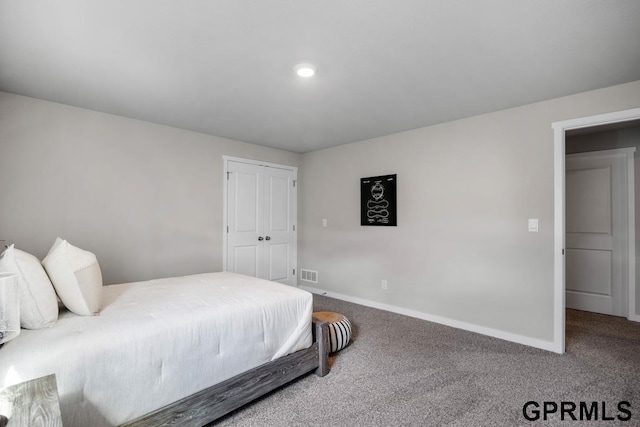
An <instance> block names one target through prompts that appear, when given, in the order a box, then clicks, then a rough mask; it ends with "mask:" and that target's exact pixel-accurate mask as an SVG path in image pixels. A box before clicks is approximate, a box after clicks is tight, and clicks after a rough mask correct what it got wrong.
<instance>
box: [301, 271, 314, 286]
mask: <svg viewBox="0 0 640 427" xmlns="http://www.w3.org/2000/svg"><path fill="white" fill-rule="evenodd" d="M300 280H304V281H305V282H312V283H318V272H317V271H314V270H305V269H304V268H303V269H302V270H300Z"/></svg>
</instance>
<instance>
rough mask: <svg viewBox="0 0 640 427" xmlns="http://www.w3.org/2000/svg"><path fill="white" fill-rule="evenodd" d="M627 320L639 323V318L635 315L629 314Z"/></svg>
mask: <svg viewBox="0 0 640 427" xmlns="http://www.w3.org/2000/svg"><path fill="white" fill-rule="evenodd" d="M627 319H629V320H632V321H634V322H640V316H639V315H637V314H630V315H629V316H628V317H627Z"/></svg>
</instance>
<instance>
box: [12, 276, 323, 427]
mask: <svg viewBox="0 0 640 427" xmlns="http://www.w3.org/2000/svg"><path fill="white" fill-rule="evenodd" d="M311 314H312V295H311V294H310V293H308V292H306V291H303V290H300V289H297V288H292V287H290V286H286V285H281V284H278V283H274V282H270V281H266V280H261V279H255V278H252V277H247V276H241V275H237V274H233V273H209V274H198V275H193V276H186V277H178V278H169V279H160V280H151V281H148V282H137V283H127V284H121V285H112V286H105V287H104V304H103V309H102V311H101V313H100V315H99V316H77V315H75V314H73V313H71V312H68V311H64V310H63V312H62V313H61V315H60V318H59V320H58V322H57V324H56V325H55V326H53V327H52V328H47V329H38V330H22V331H21V334H20V335H19V336H18V337H17V338H16V339H14V340H12V341H9V342H8V343H6V344H5V345H4V346H3V347H2V348H0V388H1V387H5V386H9V385H12V384H15V383H18V382H21V381H26V380H30V379H33V378H37V377H40V376H43V375H47V374H51V373H55V374H56V379H57V382H58V392H59V395H60V406H61V410H62V417H63V423H64V425H65V426H66V427H86V426H103V425H104V426H108V425H118V424H121V423H123V422H126V421H129V420H132V419H135V418H137V417H139V416H141V415H144V414H146V413H148V412H151V411H153V410H155V409H157V408H159V407H162V406H165V405H167V404H169V403H171V402H174V401H176V400H179V399H181V398H183V397H186V396H189V395H191V394H193V393H195V392H197V391H199V390H202V389H204V388H206V387H209V386H211V385H214V384H216V383H218V382H220V381H223V380H225V379H227V378H230V377H232V376H234V375H237V374H239V373H242V372H244V371H247V370H249V369H251V368H254V367H256V366H259V365H261V364H263V363H266V362H268V361H270V360H273V359H277V358H278V357H281V356H284V355H287V354H289V353H292V352H295V351H297V350H300V349H303V348H307V347H309V346H310V345H311V342H312V338H311Z"/></svg>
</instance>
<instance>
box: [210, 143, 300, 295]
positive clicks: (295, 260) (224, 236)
mask: <svg viewBox="0 0 640 427" xmlns="http://www.w3.org/2000/svg"><path fill="white" fill-rule="evenodd" d="M230 161H231V162H239V163H247V164H250V165H258V166H266V167H270V168H277V169H286V170H291V171H293V179H294V180H295V181H297V180H298V167H297V166H289V165H281V164H278V163H270V162H263V161H260V160H252V159H244V158H242V157H234V156H227V155H223V156H222V162H223V168H222V169H223V170H222V270H223V271H227V225H228V218H227V199H228V194H227V172H229V162H230ZM295 191H296V196H295V197H296V200H295V203H294V204H293V225H294V227H295V233H296V238H295V244H294V248H295V250H294V253H293V266H292V267H293V268H294V269H295V270H296V279H295V283H296V286H297V283H298V237H297V236H298V196H297V194H298V187H297V186H296V188H295Z"/></svg>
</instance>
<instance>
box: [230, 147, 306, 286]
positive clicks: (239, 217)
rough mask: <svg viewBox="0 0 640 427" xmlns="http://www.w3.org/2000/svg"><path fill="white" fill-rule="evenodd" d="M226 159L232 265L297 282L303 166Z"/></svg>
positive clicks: (233, 268) (246, 271)
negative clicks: (299, 186)
mask: <svg viewBox="0 0 640 427" xmlns="http://www.w3.org/2000/svg"><path fill="white" fill-rule="evenodd" d="M226 165H227V167H226V171H227V227H226V231H227V239H226V270H227V271H231V272H234V273H240V274H246V275H249V276H254V277H260V278H263V279H267V280H273V281H276V282H280V283H284V284H287V285H292V286H296V271H295V269H296V240H297V238H296V200H297V197H296V175H297V169H296V168H295V167H286V166H279V165H265V164H257V163H253V162H251V161H247V162H243V161H236V160H229V159H227V160H226Z"/></svg>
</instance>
